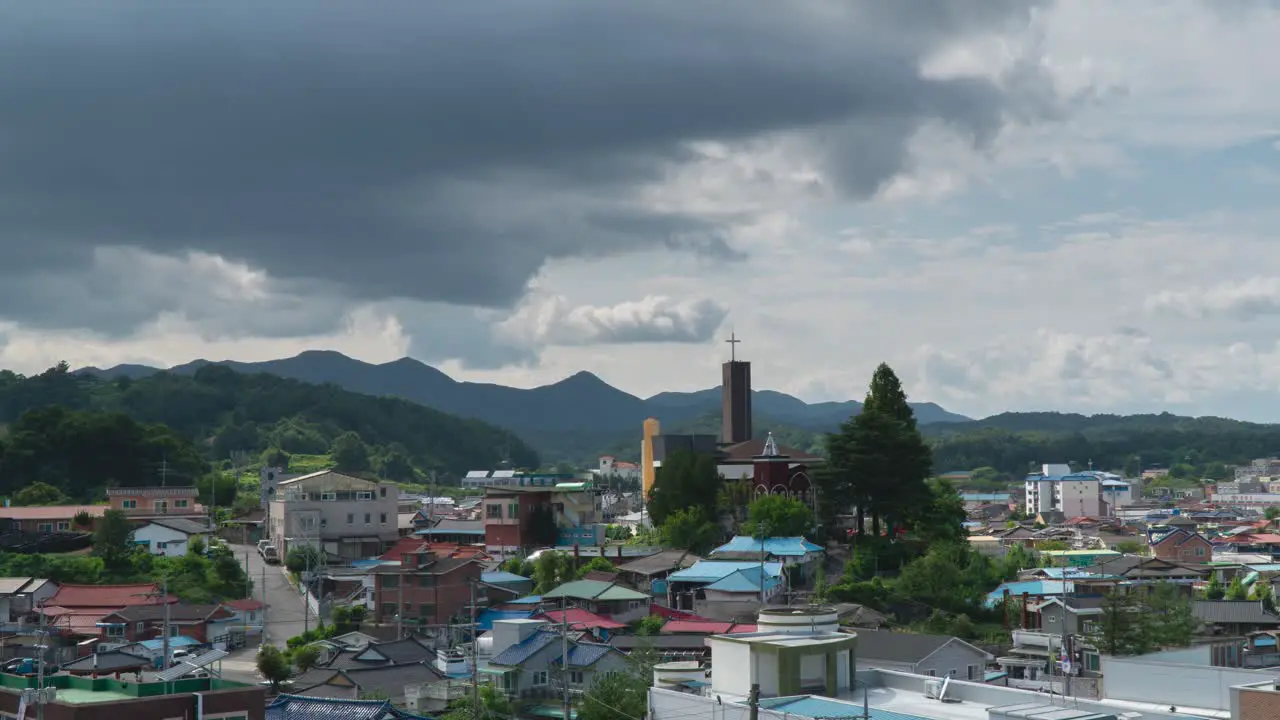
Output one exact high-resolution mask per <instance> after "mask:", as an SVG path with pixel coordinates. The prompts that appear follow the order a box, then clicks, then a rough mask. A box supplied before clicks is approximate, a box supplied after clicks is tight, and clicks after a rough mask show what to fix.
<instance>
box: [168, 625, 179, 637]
mask: <svg viewBox="0 0 1280 720" xmlns="http://www.w3.org/2000/svg"><path fill="white" fill-rule="evenodd" d="M181 629H182V628H180V627H178V626H177V625H170V626H169V637H178V634H179V633H178V631H179V630H181Z"/></svg>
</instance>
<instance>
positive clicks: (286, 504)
mask: <svg viewBox="0 0 1280 720" xmlns="http://www.w3.org/2000/svg"><path fill="white" fill-rule="evenodd" d="M398 497H399V491H398V489H397V487H396V486H395V485H394V484H392V483H382V482H373V481H372V480H364V479H362V478H357V477H351V476H350V475H343V474H342V473H339V472H336V471H333V470H321V471H320V472H315V473H311V474H309V475H301V476H298V477H295V478H291V479H289V480H282V481H280V482H279V483H278V484H277V486H276V493H275V496H274V498H273V499H272V500H271V503H270V511H269V512H268V515H267V520H268V523H269V525H270V539H271V541H272V543H273V544H275V546H276V547H277V548H278V549H279V550H280V553H281V554H282V555H287V554H288V552H289V548H290V546H291V545H293V546H298V545H308V546H311V547H314V548H316V549H317V550H321V551H323V552H325V553H327V554H329V555H332V556H334V557H338V558H343V559H348V560H355V559H359V558H367V557H373V556H375V555H377V554H379V553H381V552H382V550H383V549H384V548H385V547H387V546H389V545H391V544H392V543H394V542H395V541H396V540H397V539H398V538H399V536H400V532H399V526H398V517H397V511H398V505H397V502H398V501H397V498H398Z"/></svg>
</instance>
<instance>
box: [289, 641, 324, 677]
mask: <svg viewBox="0 0 1280 720" xmlns="http://www.w3.org/2000/svg"><path fill="white" fill-rule="evenodd" d="M319 661H320V647H319V646H318V645H303V646H302V647H300V648H297V649H296V650H294V651H293V666H294V667H295V668H297V669H298V672H300V673H304V672H306V671H308V670H310V669H311V668H313V667H315V665H316V663H317V662H319Z"/></svg>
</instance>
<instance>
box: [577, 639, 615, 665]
mask: <svg viewBox="0 0 1280 720" xmlns="http://www.w3.org/2000/svg"><path fill="white" fill-rule="evenodd" d="M610 652H617V650H616V649H615V648H611V647H609V646H608V645H595V644H588V643H575V644H574V646H573V647H571V648H569V667H579V668H584V667H591V666H592V665H594V664H596V662H597V661H598V660H600V658H602V657H604V656H605V655H608V654H609V653H610Z"/></svg>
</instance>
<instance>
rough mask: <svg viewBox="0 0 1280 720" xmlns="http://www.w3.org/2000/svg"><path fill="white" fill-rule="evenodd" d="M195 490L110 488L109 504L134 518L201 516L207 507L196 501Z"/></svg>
mask: <svg viewBox="0 0 1280 720" xmlns="http://www.w3.org/2000/svg"><path fill="white" fill-rule="evenodd" d="M198 497H200V492H199V491H198V490H196V489H195V488H194V487H118V488H107V502H108V504H110V506H111V509H112V510H119V511H121V512H123V513H124V514H125V515H128V516H129V517H130V518H134V519H150V518H157V517H167V516H173V515H177V516H180V517H187V516H189V517H200V516H202V515H204V508H203V507H201V506H200V505H199V504H198V503H197V502H196V499H197V498H198Z"/></svg>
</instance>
